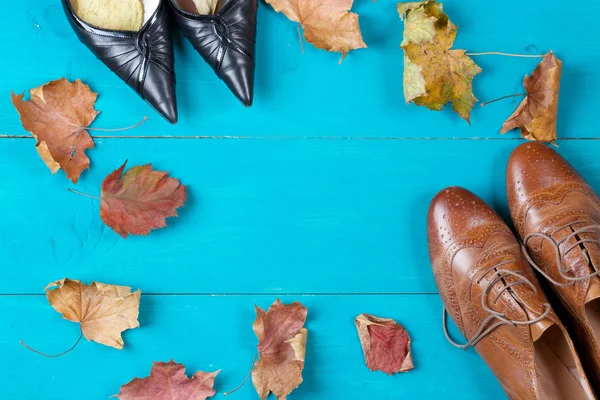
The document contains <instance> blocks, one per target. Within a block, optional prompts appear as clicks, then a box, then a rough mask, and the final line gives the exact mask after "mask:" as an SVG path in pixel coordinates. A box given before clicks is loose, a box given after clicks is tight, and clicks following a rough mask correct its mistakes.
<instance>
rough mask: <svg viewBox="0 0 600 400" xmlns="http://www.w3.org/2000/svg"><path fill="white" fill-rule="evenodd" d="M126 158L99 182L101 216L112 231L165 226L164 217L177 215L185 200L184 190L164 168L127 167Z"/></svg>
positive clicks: (126, 232)
mask: <svg viewBox="0 0 600 400" xmlns="http://www.w3.org/2000/svg"><path fill="white" fill-rule="evenodd" d="M126 164H127V162H125V163H124V164H123V165H122V166H121V167H120V168H119V169H117V170H116V171H114V172H113V173H111V174H110V175H108V176H107V177H106V179H105V180H104V182H103V183H102V195H101V199H100V217H101V218H102V221H104V223H105V224H106V225H108V226H109V227H110V228H112V229H113V230H114V231H115V232H117V233H118V234H119V235H121V236H122V237H123V238H126V237H127V236H128V235H148V234H149V233H150V231H151V230H153V229H158V228H163V227H165V226H167V222H166V218H168V217H176V216H177V209H178V208H179V207H182V206H183V205H184V203H185V202H186V200H187V190H186V187H185V186H184V185H182V184H181V183H180V182H179V181H178V180H177V179H175V178H171V177H169V176H168V174H167V173H166V172H159V171H153V170H152V166H151V165H150V164H147V165H141V166H136V167H132V168H130V169H129V170H128V171H127V172H125V173H123V171H124V169H125V165H126Z"/></svg>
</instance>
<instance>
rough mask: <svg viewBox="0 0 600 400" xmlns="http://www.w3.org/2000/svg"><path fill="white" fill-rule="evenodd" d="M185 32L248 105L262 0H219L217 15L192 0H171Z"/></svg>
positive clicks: (252, 89)
mask: <svg viewBox="0 0 600 400" xmlns="http://www.w3.org/2000/svg"><path fill="white" fill-rule="evenodd" d="M169 1H170V2H171V6H172V7H173V10H174V12H175V20H176V21H177V24H178V25H179V27H180V28H181V31H182V32H183V35H184V36H185V37H186V38H187V39H188V40H189V41H190V42H191V43H192V45H193V46H194V48H195V49H196V51H198V53H200V55H201V56H202V57H203V58H204V60H205V61H206V62H207V63H208V64H209V65H210V66H211V67H212V69H213V70H214V71H215V73H216V74H217V76H218V77H219V78H221V79H222V80H223V81H224V82H225V83H226V84H227V86H228V87H229V89H230V90H231V91H232V92H233V94H234V95H235V96H236V97H237V98H238V99H239V100H240V101H241V102H242V104H244V105H245V106H246V107H250V106H251V105H252V100H253V97H254V49H255V47H256V46H255V45H256V12H257V10H258V0H219V2H218V4H217V11H216V12H215V14H214V15H201V14H198V13H197V10H196V7H195V5H194V3H193V1H192V0H169Z"/></svg>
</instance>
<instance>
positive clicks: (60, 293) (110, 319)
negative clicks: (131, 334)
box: [46, 278, 141, 350]
mask: <svg viewBox="0 0 600 400" xmlns="http://www.w3.org/2000/svg"><path fill="white" fill-rule="evenodd" d="M140 296H141V292H140V291H139V290H138V291H136V292H133V293H132V292H131V288H130V287H127V286H116V285H106V284H104V283H98V282H94V283H92V284H91V285H86V284H82V283H81V282H80V281H73V280H70V279H68V278H66V279H63V280H60V281H56V282H52V283H51V284H49V285H48V286H47V287H46V297H47V298H48V301H49V302H50V305H51V306H52V307H54V309H55V310H56V311H58V312H59V313H61V314H62V316H63V318H64V319H67V320H69V321H73V322H78V323H79V324H80V325H81V332H82V333H83V335H84V336H85V338H86V339H87V340H93V341H94V342H97V343H100V344H103V345H106V346H110V347H114V348H115V349H119V350H121V349H122V348H123V344H124V343H123V339H122V338H121V333H122V332H123V331H125V330H127V329H133V328H137V327H139V326H140V324H139V322H138V320H137V318H138V314H139V307H140Z"/></svg>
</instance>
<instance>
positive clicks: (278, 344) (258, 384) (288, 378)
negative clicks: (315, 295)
mask: <svg viewBox="0 0 600 400" xmlns="http://www.w3.org/2000/svg"><path fill="white" fill-rule="evenodd" d="M307 314H308V310H307V309H306V307H304V306H303V305H302V304H300V303H299V302H295V303H292V304H282V303H281V301H280V300H279V299H277V300H276V301H275V303H273V305H271V307H269V310H268V311H267V312H265V311H264V310H263V309H261V308H260V307H256V320H255V321H254V325H253V326H252V329H254V333H256V336H257V337H258V340H259V345H258V353H259V355H260V358H259V360H258V361H257V362H256V364H255V366H254V370H253V371H252V383H254V387H255V388H256V391H257V392H258V395H259V396H260V398H261V399H262V400H265V399H266V398H267V396H268V395H269V392H273V394H274V395H275V396H276V397H277V399H279V400H285V399H286V397H287V395H288V394H290V393H291V392H292V391H293V390H294V389H296V388H297V387H298V385H300V384H301V383H302V370H303V369H304V357H305V354H306V338H307V336H308V329H306V328H304V323H305V322H306V315H307Z"/></svg>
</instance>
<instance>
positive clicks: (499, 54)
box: [465, 51, 549, 58]
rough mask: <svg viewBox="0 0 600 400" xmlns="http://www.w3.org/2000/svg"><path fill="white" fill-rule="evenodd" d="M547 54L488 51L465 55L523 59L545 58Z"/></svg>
mask: <svg viewBox="0 0 600 400" xmlns="http://www.w3.org/2000/svg"><path fill="white" fill-rule="evenodd" d="M548 54H549V53H546V54H513V53H501V52H499V51H487V52H483V53H465V55H467V56H491V55H495V56H505V57H521V58H544V57H546V56H547V55H548Z"/></svg>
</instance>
